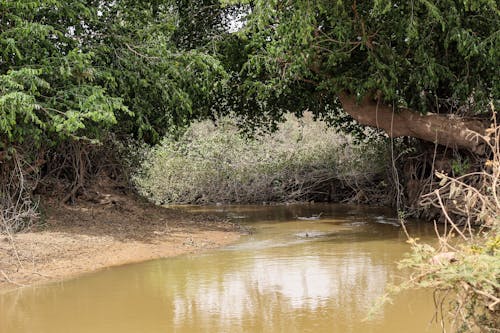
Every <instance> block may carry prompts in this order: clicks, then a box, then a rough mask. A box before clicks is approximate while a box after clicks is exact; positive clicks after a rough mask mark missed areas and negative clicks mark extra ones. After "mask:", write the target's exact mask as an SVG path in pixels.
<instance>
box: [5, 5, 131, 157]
mask: <svg viewBox="0 0 500 333" xmlns="http://www.w3.org/2000/svg"><path fill="white" fill-rule="evenodd" d="M82 6H83V5H82V4H81V3H79V2H75V3H72V4H71V5H65V6H63V5H62V3H61V2H59V1H33V2H24V1H0V12H1V13H2V14H1V15H2V19H1V20H0V45H1V46H2V51H1V53H0V115H1V118H0V133H1V134H2V138H3V140H2V142H0V145H1V147H2V148H4V149H5V148H6V147H8V146H10V145H15V144H22V143H24V142H25V141H27V140H30V141H31V142H32V143H34V144H36V145H40V144H41V143H44V144H50V143H51V142H54V143H56V142H58V140H61V139H65V138H68V137H72V138H83V137H89V138H98V136H99V133H100V132H101V130H102V129H103V128H105V127H107V126H110V125H113V124H116V117H115V115H116V114H117V113H120V112H127V108H126V107H125V106H124V105H123V103H122V100H121V99H120V98H117V97H113V96H110V95H109V94H108V92H107V91H106V90H105V89H104V88H103V87H102V86H101V85H99V84H96V83H95V79H96V77H98V76H99V75H100V71H99V70H98V69H96V68H95V67H94V65H93V63H92V61H93V54H92V53H91V52H85V51H83V50H82V48H81V47H80V46H79V45H78V41H77V40H76V39H75V38H72V36H71V32H70V30H69V25H67V26H65V25H63V24H61V21H60V20H59V19H60V18H61V17H60V16H59V15H62V13H57V15H56V14H55V13H56V12H57V11H58V8H61V7H64V8H65V10H66V12H67V13H69V12H71V13H72V14H73V16H71V15H70V17H69V18H68V21H72V20H71V18H73V21H72V22H73V23H74V22H75V20H77V19H81V20H87V15H88V14H89V12H88V11H81V9H82V8H83V7H82ZM77 13H78V15H77ZM51 14H54V15H55V17H51ZM68 23H69V22H68Z"/></svg>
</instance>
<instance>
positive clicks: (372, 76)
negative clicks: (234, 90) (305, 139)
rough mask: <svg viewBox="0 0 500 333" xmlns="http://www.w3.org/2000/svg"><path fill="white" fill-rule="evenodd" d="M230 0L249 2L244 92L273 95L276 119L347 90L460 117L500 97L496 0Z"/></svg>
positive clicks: (330, 104)
mask: <svg viewBox="0 0 500 333" xmlns="http://www.w3.org/2000/svg"><path fill="white" fill-rule="evenodd" d="M226 2H227V3H228V4H232V3H239V4H251V11H249V14H248V17H247V24H246V26H245V28H244V29H243V31H241V32H240V38H241V39H243V40H244V41H245V43H246V51H247V53H248V56H247V60H246V62H245V63H244V65H243V66H242V69H241V75H242V76H243V77H244V80H243V83H242V84H241V86H240V91H242V92H245V93H246V94H247V95H248V96H258V98H259V100H261V101H262V102H261V103H265V102H264V101H267V102H268V103H267V104H266V107H270V108H272V109H273V110H274V114H275V116H276V117H277V118H279V117H280V116H281V108H282V107H285V108H289V107H290V106H292V107H293V106H294V105H295V106H296V107H295V108H292V110H303V109H305V108H308V109H309V110H311V111H314V112H317V113H323V114H324V113H329V112H332V111H333V112H337V111H338V108H336V107H335V95H336V94H337V93H339V92H341V91H349V92H351V93H354V94H358V96H360V97H361V96H363V95H365V94H368V93H370V94H372V93H375V94H377V95H379V96H381V97H382V98H383V99H384V100H385V101H386V102H388V103H391V104H395V105H397V106H403V107H409V108H413V109H415V110H417V111H420V112H427V111H433V112H440V113H443V112H447V113H448V112H449V113H460V114H461V115H463V114H464V112H465V113H467V112H469V113H480V112H484V111H485V110H487V109H488V108H487V107H486V104H487V103H488V102H489V100H490V99H491V98H493V99H497V100H498V98H499V97H500V82H499V79H498V78H499V77H500V75H499V74H500V72H499V68H500V60H499V59H500V48H499V47H498V45H499V44H500V40H499V38H500V30H499V29H500V11H499V9H498V4H497V2H496V1H494V0H445V1H439V2H433V1H427V0H414V1H394V0H376V1H356V0H350V1H323V0H322V1H306V0H304V1H302V0H293V1H290V0H282V1H261V0H256V1H226ZM290 100H291V101H293V102H292V103H289V101H290ZM325 106H326V107H325ZM329 110H330V111H329ZM335 122H336V123H337V124H339V125H342V123H343V122H344V119H343V118H339V119H337V120H336V121H335Z"/></svg>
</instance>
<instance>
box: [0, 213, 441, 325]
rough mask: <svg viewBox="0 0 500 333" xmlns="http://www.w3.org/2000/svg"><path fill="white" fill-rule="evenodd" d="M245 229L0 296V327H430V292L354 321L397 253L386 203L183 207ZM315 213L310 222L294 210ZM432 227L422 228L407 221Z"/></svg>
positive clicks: (398, 239)
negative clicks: (215, 243) (192, 247)
mask: <svg viewBox="0 0 500 333" xmlns="http://www.w3.org/2000/svg"><path fill="white" fill-rule="evenodd" d="M188 209H191V210H198V211H201V210H206V211H207V212H210V213H216V214H221V215H223V216H227V217H230V218H232V219H233V220H234V221H238V222H239V223H241V224H244V225H245V226H250V227H252V228H253V230H254V233H252V234H250V235H248V236H243V237H242V239H241V241H240V242H238V243H237V244H234V245H232V246H229V247H227V248H224V249H220V250H214V251H211V252H207V253H204V254H201V255H188V256H181V257H177V258H170V259H163V260H154V261H149V262H145V263H141V264H134V265H127V266H122V267H117V268H111V269H107V270H104V271H100V272H97V273H93V274H88V275H85V276H82V277H80V278H77V279H74V280H69V281H65V282H61V283H53V284H48V285H43V286H38V287H33V288H25V289H21V290H17V291H14V292H9V293H6V294H3V295H0V332H1V333H19V332H30V333H44V332H47V333H58V332H64V333H68V332H92V333H100V332H106V333H114V332H120V333H125V332H164V333H166V332H179V333H181V332H215V333H219V332H287V333H288V332H356V333H358V332H384V333H392V332H398V333H399V332H407V333H412V332H415V333H417V332H418V333H421V332H439V328H438V326H437V324H434V323H433V324H430V323H429V322H430V320H431V319H432V316H433V305H432V299H431V297H430V293H428V292H411V293H406V294H404V295H402V296H401V297H398V298H397V299H396V300H395V302H394V304H392V305H387V306H385V307H384V308H383V311H382V312H381V313H379V314H378V315H377V316H376V317H375V318H373V319H371V320H364V318H365V317H366V314H367V311H368V310H369V308H370V306H371V305H372V303H373V302H374V301H375V300H376V299H377V298H378V297H380V296H382V295H383V293H384V287H385V285H386V283H387V282H390V281H392V280H393V278H394V277H395V276H398V275H401V272H399V271H398V270H397V268H396V265H395V263H394V262H395V261H396V260H398V259H400V258H401V257H402V256H403V253H404V252H406V251H408V245H407V244H406V242H405V240H406V238H405V236H404V234H403V232H402V230H401V228H400V227H398V226H397V222H396V220H395V219H394V218H391V217H390V213H388V212H386V211H381V210H377V209H369V208H360V207H349V206H338V205H295V206H240V207H234V206H233V207H223V206H219V207H208V208H206V207H205V208H196V207H191V208H188ZM320 212H322V215H321V219H320V220H311V221H304V220H298V219H296V217H297V216H311V215H313V214H319V213H320ZM409 229H410V231H411V232H412V234H413V235H415V236H417V235H418V236H419V237H420V238H426V237H432V235H433V230H432V228H431V227H429V226H427V225H423V224H417V223H415V224H412V225H410V226H409Z"/></svg>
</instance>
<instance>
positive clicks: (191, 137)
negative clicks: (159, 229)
mask: <svg viewBox="0 0 500 333" xmlns="http://www.w3.org/2000/svg"><path fill="white" fill-rule="evenodd" d="M386 155H387V152H386V151H385V149H384V145H383V143H382V142H379V143H378V144H376V143H375V142H371V143H370V144H362V145H355V144H353V143H352V142H351V141H350V139H348V138H345V137H343V136H340V135H338V134H336V132H335V131H333V130H332V129H327V127H326V124H325V123H319V122H314V121H312V119H311V116H310V115H308V116H307V117H306V118H305V119H303V120H300V121H299V120H297V119H296V118H294V117H287V121H286V122H285V123H283V124H281V125H280V126H279V129H278V131H276V132H275V133H272V134H262V135H255V136H254V137H252V138H249V137H247V136H244V135H242V134H241V132H240V130H239V129H238V126H237V121H236V120H235V119H234V118H223V119H220V120H219V121H218V122H217V124H216V125H214V124H212V123H211V122H201V123H194V124H193V125H191V127H190V128H189V129H188V130H187V131H186V133H185V134H184V135H183V136H182V137H181V138H180V139H179V140H175V139H171V138H168V137H167V138H165V139H164V140H163V142H162V143H161V144H160V145H158V146H157V147H155V148H154V149H153V150H152V151H151V152H150V154H149V157H148V158H147V159H146V160H145V162H144V163H143V165H142V169H141V170H139V171H138V173H137V174H136V176H135V184H136V186H137V187H138V189H139V192H140V193H141V194H143V195H144V196H146V197H147V198H150V199H151V200H152V201H154V202H157V203H214V202H239V203H249V202H283V201H293V200H311V199H317V198H321V199H323V200H325V199H328V197H329V195H330V196H335V195H339V196H341V195H342V194H341V192H342V186H341V185H344V186H346V185H347V184H350V185H352V186H353V187H354V186H356V185H355V184H357V185H362V184H370V182H371V181H372V180H373V179H374V178H376V177H378V176H380V174H384V171H385V158H386V157H387V156H386ZM330 186H338V187H336V188H335V189H333V188H331V187H330ZM346 187H347V188H350V187H349V186H346ZM332 192H333V193H332Z"/></svg>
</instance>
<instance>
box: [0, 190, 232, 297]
mask: <svg viewBox="0 0 500 333" xmlns="http://www.w3.org/2000/svg"><path fill="white" fill-rule="evenodd" d="M45 206H46V208H45V210H46V211H45V217H44V221H45V224H44V225H43V226H41V227H38V228H37V229H36V230H32V231H29V232H24V233H19V234H16V235H14V236H13V241H12V240H11V239H10V238H9V237H7V236H0V291H2V290H4V291H5V290H7V289H12V288H17V287H20V286H25V285H30V284H34V283H42V282H48V281H54V280H59V279H63V278H68V277H71V276H75V275H78V274H81V273H85V272H91V271H95V270H98V269H102V268H105V267H110V266H115V265H122V264H126V263H131V262H139V261H144V260H149V259H154V258H160V257H169V256H175V255H179V254H183V253H192V252H197V251H201V250H204V249H210V248H215V247H219V246H223V245H225V244H228V243H230V242H233V241H235V240H236V239H238V237H239V232H238V230H237V228H236V226H235V225H233V224H232V223H229V222H227V221H222V220H220V219H216V218H214V217H207V216H203V215H197V214H190V213H187V212H184V211H182V210H179V209H169V208H161V207H156V206H153V205H151V204H148V203H143V202H140V201H138V200H137V199H136V198H133V197H130V196H126V195H113V196H104V197H103V198H101V199H100V200H98V203H97V202H94V203H91V202H88V201H82V202H79V203H78V204H76V205H73V206H66V205H60V204H57V203H55V202H52V203H50V202H49V203H47V204H46V205H45Z"/></svg>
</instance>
